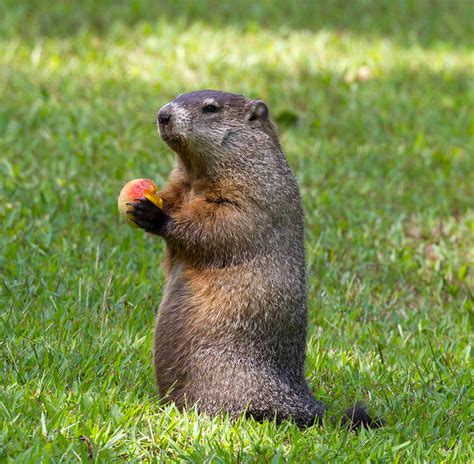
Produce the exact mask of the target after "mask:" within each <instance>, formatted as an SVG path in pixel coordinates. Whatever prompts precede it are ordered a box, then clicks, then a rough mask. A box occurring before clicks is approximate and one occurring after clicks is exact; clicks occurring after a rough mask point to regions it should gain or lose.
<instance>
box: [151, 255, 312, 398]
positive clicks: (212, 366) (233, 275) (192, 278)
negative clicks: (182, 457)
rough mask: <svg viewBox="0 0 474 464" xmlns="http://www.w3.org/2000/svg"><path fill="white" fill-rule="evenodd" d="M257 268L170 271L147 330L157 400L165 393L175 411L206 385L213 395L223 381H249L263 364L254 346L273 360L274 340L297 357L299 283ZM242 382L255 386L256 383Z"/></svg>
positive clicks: (301, 315) (301, 321) (301, 327)
mask: <svg viewBox="0 0 474 464" xmlns="http://www.w3.org/2000/svg"><path fill="white" fill-rule="evenodd" d="M262 264H264V265H265V266H267V265H268V264H267V263H262ZM258 265H259V263H252V265H251V266H250V265H240V266H234V267H231V268H220V269H212V268H210V269H197V268H194V267H191V266H188V265H185V264H184V263H180V262H175V263H173V264H172V265H171V267H170V273H169V276H168V281H167V284H166V287H165V292H164V296H163V300H162V303H161V306H160V309H159V313H158V318H157V322H156V327H155V353H154V354H155V372H156V379H157V383H158V388H159V390H160V393H161V394H162V395H166V394H167V393H168V392H169V390H170V389H172V391H173V392H172V393H171V394H170V397H171V398H172V399H173V400H175V401H176V402H177V403H178V404H180V403H181V402H182V401H183V399H184V396H186V397H187V398H188V401H189V400H191V401H194V399H192V396H193V394H195V393H196V392H198V391H202V390H203V389H206V388H208V387H209V388H210V387H211V384H212V387H213V388H214V389H215V387H216V384H219V382H220V383H221V384H222V385H223V386H224V384H225V382H226V381H228V379H229V376H230V377H232V378H233V377H234V376H235V375H240V376H242V375H241V374H242V372H246V373H247V375H250V371H251V370H252V369H257V370H258V369H259V367H258V363H259V362H262V359H263V358H264V357H265V356H266V355H265V353H262V352H261V351H262V350H260V348H259V347H260V346H263V347H265V349H266V348H268V350H269V352H272V353H274V354H275V355H278V353H276V351H275V350H276V349H279V348H275V347H280V346H282V336H281V335H282V332H283V335H284V337H285V343H289V344H290V345H291V344H292V342H293V341H294V343H293V345H294V347H293V348H294V349H295V354H296V353H298V352H300V353H304V340H305V308H304V281H302V282H299V281H298V279H295V278H294V274H293V276H292V279H288V276H287V275H286V273H287V272H286V271H291V270H290V269H289V270H285V269H279V270H278V272H270V271H271V270H269V269H268V268H267V269H265V270H263V269H262V268H257V267H256V266H258ZM269 276H272V278H270V277H269ZM292 286H295V288H291V287H292ZM301 288H303V292H302V290H301ZM298 295H301V296H300V297H298ZM295 296H296V297H295ZM293 339H294V340H293ZM302 344H303V345H302ZM283 345H284V343H283ZM272 347H273V348H272ZM283 348H285V347H284V346H283ZM293 348H292V350H293ZM297 357H300V358H301V356H297ZM277 361H278V360H276V362H277ZM296 364H298V362H296ZM250 377H252V383H253V384H255V381H256V380H255V378H256V377H258V376H257V375H256V374H255V375H250ZM207 384H209V385H207ZM196 394H197V395H198V396H199V394H198V393H196Z"/></svg>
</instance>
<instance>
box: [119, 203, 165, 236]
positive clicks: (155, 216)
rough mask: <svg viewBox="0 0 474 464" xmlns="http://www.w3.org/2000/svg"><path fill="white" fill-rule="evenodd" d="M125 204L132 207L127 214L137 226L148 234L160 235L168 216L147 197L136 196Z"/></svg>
mask: <svg viewBox="0 0 474 464" xmlns="http://www.w3.org/2000/svg"><path fill="white" fill-rule="evenodd" d="M127 205H128V206H131V207H132V209H130V211H127V214H129V215H130V216H131V219H132V221H133V222H134V223H135V224H136V225H137V226H138V227H140V228H142V229H143V230H144V231H146V232H149V233H150V234H156V235H160V234H161V233H162V232H163V228H164V226H165V224H166V223H167V221H168V219H169V217H168V216H167V214H166V213H165V212H164V211H163V210H162V209H161V208H158V206H156V205H154V204H153V203H152V202H151V201H150V200H148V199H147V198H138V199H137V200H135V201H133V202H131V203H127Z"/></svg>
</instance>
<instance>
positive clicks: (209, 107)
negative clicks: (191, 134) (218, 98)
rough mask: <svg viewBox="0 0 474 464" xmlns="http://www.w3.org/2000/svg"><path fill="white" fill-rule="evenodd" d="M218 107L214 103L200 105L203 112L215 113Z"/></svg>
mask: <svg viewBox="0 0 474 464" xmlns="http://www.w3.org/2000/svg"><path fill="white" fill-rule="evenodd" d="M219 109H220V108H219V107H218V106H217V105H215V104H214V103H209V104H208V105H204V106H203V107H202V111H203V113H217V111H219Z"/></svg>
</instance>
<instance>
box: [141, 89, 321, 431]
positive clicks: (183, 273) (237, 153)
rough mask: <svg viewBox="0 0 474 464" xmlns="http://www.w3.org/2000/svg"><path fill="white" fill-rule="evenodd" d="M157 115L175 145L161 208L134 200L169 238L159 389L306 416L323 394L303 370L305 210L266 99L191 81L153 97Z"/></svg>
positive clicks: (218, 406)
mask: <svg viewBox="0 0 474 464" xmlns="http://www.w3.org/2000/svg"><path fill="white" fill-rule="evenodd" d="M209 105H210V106H212V107H213V108H210V109H209ZM159 121H160V124H159V128H160V134H161V136H162V138H163V139H164V140H165V141H166V142H167V143H168V145H169V146H170V147H171V148H172V149H173V150H174V151H175V152H176V154H177V161H176V167H175V169H174V171H173V172H172V174H171V176H170V181H169V183H168V185H167V186H166V187H164V189H163V190H162V191H161V192H160V196H161V197H162V198H163V201H164V210H160V209H158V208H156V207H155V206H154V205H153V204H152V203H151V202H147V201H146V200H143V201H139V202H136V203H134V206H135V210H134V211H133V212H132V214H133V219H134V220H135V222H136V223H137V224H138V225H140V226H141V227H142V228H144V229H145V230H147V231H149V232H151V233H155V234H157V235H160V236H161V237H163V238H164V239H165V240H166V244H167V252H166V259H165V262H166V274H167V277H166V287H165V290H164V295H163V300H162V302H161V305H160V309H159V312H158V317H157V321H156V327H155V342H154V343H155V347H154V359H155V372H156V381H157V384H158V388H159V391H160V393H161V394H162V395H163V396H164V397H166V398H168V399H171V400H173V401H175V402H176V404H177V405H178V406H180V407H181V406H184V405H186V404H189V405H196V406H197V407H198V409H199V410H200V411H203V412H206V413H208V414H211V415H213V414H216V413H218V412H227V413H229V414H230V416H231V417H236V416H238V415H239V414H242V413H243V412H246V413H247V414H250V415H252V416H254V417H255V418H257V419H264V418H268V419H272V418H276V419H277V420H282V419H285V418H292V419H294V420H295V421H296V422H297V423H298V424H299V425H300V426H307V425H311V424H312V423H313V422H314V421H315V420H317V419H318V418H320V417H321V416H322V415H323V413H324V411H325V406H324V405H323V403H321V402H320V401H317V400H316V399H315V398H314V397H313V395H312V393H311V392H310V390H309V388H308V386H307V383H306V380H305V377H304V361H305V347H306V324H307V311H306V273H305V262H304V244H303V210H302V206H301V199H300V195H299V190H298V186H297V183H296V181H295V178H294V177H293V175H292V173H291V170H290V168H289V166H288V164H287V162H286V160H285V158H284V155H283V153H282V150H281V147H280V144H279V142H278V137H277V135H276V132H275V130H274V128H273V125H272V123H271V121H270V119H269V117H268V109H267V107H266V106H265V104H264V103H263V102H260V101H255V100H249V99H247V98H245V97H243V96H240V95H233V94H228V93H224V92H217V91H199V92H193V93H191V94H186V95H180V96H178V97H177V98H176V99H175V100H173V101H172V102H171V103H169V104H168V105H166V106H165V107H163V108H162V109H161V111H160V113H159Z"/></svg>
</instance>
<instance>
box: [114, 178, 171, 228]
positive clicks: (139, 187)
mask: <svg viewBox="0 0 474 464" xmlns="http://www.w3.org/2000/svg"><path fill="white" fill-rule="evenodd" d="M156 191H157V186H156V184H155V183H154V182H153V181H152V180H151V179H133V180H131V181H130V182H127V183H126V184H125V185H124V186H123V187H122V190H120V195H119V197H118V200H117V205H118V209H119V212H120V216H121V217H122V218H123V219H124V220H125V222H126V223H127V224H128V225H130V226H132V227H138V226H137V225H136V224H135V223H134V222H133V221H132V219H131V217H130V214H127V211H130V210H132V209H133V207H132V206H129V205H127V203H131V202H132V201H135V200H138V199H139V198H144V197H145V198H148V199H149V200H150V201H151V202H152V203H154V204H155V205H156V206H157V207H158V208H163V200H162V199H161V198H160V197H159V196H158V195H157V194H156Z"/></svg>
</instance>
